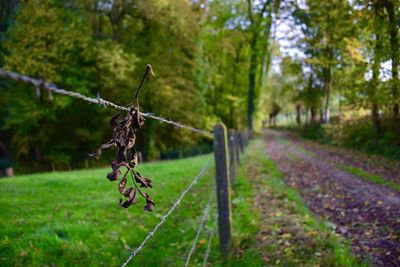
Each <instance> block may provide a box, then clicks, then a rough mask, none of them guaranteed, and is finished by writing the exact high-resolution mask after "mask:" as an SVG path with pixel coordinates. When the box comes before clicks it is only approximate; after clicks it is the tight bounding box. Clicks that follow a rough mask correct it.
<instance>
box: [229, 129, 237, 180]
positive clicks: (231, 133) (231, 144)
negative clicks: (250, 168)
mask: <svg viewBox="0 0 400 267" xmlns="http://www.w3.org/2000/svg"><path fill="white" fill-rule="evenodd" d="M228 138H229V168H230V169H229V174H230V179H231V180H230V182H231V184H233V182H234V180H235V165H236V164H235V132H234V130H232V129H230V130H229V131H228Z"/></svg>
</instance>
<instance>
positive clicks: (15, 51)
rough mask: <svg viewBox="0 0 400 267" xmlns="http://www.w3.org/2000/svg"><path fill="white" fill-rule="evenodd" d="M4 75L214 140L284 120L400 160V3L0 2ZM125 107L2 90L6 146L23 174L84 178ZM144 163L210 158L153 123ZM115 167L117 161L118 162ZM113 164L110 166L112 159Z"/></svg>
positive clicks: (188, 138) (146, 131)
mask: <svg viewBox="0 0 400 267" xmlns="http://www.w3.org/2000/svg"><path fill="white" fill-rule="evenodd" d="M0 16H1V17H0V31H1V32H0V51H1V54H0V68H4V69H6V70H11V71H16V72H19V73H22V74H25V75H28V76H32V77H35V78H41V79H44V80H46V81H48V82H51V83H55V84H56V85H58V86H59V87H61V88H64V89H67V90H71V91H76V92H80V93H83V94H85V95H89V96H96V95H100V96H101V97H103V98H105V99H107V100H110V101H112V102H115V103H118V104H124V105H125V104H128V103H129V100H130V99H131V97H132V95H133V93H134V90H135V88H136V86H137V85H138V83H139V81H140V78H141V76H142V74H143V72H144V69H145V66H146V64H151V65H152V66H153V68H154V71H155V73H156V76H157V78H156V79H149V80H147V81H146V84H145V87H144V88H143V89H142V91H141V94H140V105H141V110H142V111H145V112H152V113H155V114H157V115H161V116H164V117H167V118H172V119H174V120H176V121H179V122H182V123H185V124H189V125H193V126H195V127H199V128H203V129H209V130H211V129H212V127H213V125H215V124H216V123H217V122H220V121H222V122H224V123H225V124H226V125H227V126H228V128H234V129H245V128H249V129H252V130H255V131H257V130H260V129H261V128H262V127H265V126H266V125H268V124H270V125H271V126H274V125H275V124H276V123H278V124H279V123H281V124H283V123H285V124H286V126H288V125H289V124H290V118H291V117H293V118H294V119H293V121H292V122H293V124H292V125H290V129H294V130H298V131H300V132H301V133H302V134H303V136H305V137H310V138H316V139H319V140H321V141H324V142H329V143H333V144H338V145H345V146H350V147H355V148H357V149H362V150H366V151H369V152H373V153H380V154H383V155H385V156H389V157H393V158H400V111H399V97H400V96H399V93H400V92H399V87H400V83H399V58H400V52H399V29H400V2H399V1H398V0H351V1H350V0H329V1H320V0H307V1H300V0H299V1H294V0H287V1H282V0H281V1H279V0H260V1H252V0H247V1H244V0H230V1H224V0H220V1H207V0H192V1H188V0H148V1H137V0H114V1H110V0H83V1H73V0H43V1H38V0H30V1H13V0H1V1H0ZM114 112H115V111H112V110H106V109H104V108H102V107H99V106H95V105H88V104H87V103H86V102H82V101H80V100H74V99H70V98H68V97H63V96H56V95H53V96H52V95H49V93H48V92H45V91H42V90H40V89H35V88H31V87H30V86H28V85H24V84H21V83H18V82H13V81H10V80H0V140H1V142H3V143H5V145H6V146H7V147H8V148H9V150H10V152H11V154H12V158H13V160H14V164H15V167H16V170H17V172H34V171H46V170H51V169H53V170H60V169H70V168H82V167H89V166H95V165H96V164H102V162H98V163H96V162H93V161H89V160H88V156H87V153H89V152H92V151H94V150H95V149H96V148H97V146H98V145H99V144H101V143H102V142H103V141H104V140H106V139H107V138H108V137H109V136H110V135H111V131H110V129H109V126H108V120H109V118H110V116H111V115H113V114H114ZM137 147H138V150H139V151H141V152H142V155H143V158H144V159H145V160H154V159H163V158H173V157H182V156H188V155H193V154H198V153H203V152H207V151H210V150H211V149H212V143H211V141H210V140H208V139H206V138H204V137H201V136H198V135H196V134H194V133H190V132H185V131H176V130H174V129H173V128H172V127H170V126H166V125H160V124H159V123H158V122H156V121H153V120H151V119H148V120H146V123H145V126H144V128H143V129H142V130H141V132H140V133H139V136H138V144H137ZM109 156H110V157H112V156H113V155H109ZM104 160H107V157H104Z"/></svg>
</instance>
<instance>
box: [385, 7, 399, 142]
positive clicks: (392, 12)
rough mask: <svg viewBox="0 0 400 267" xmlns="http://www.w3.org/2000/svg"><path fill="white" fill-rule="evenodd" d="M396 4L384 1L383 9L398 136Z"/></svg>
mask: <svg viewBox="0 0 400 267" xmlns="http://www.w3.org/2000/svg"><path fill="white" fill-rule="evenodd" d="M395 5H396V3H395V1H391V0H386V1H385V7H386V11H387V14H388V19H389V23H388V26H389V28H388V31H389V36H390V37H389V38H390V50H391V51H390V57H391V59H392V88H391V93H392V97H393V101H394V103H393V125H394V129H395V130H396V132H397V134H399V135H400V114H399V113H400V110H399V88H398V86H399V73H398V67H399V48H400V47H399V36H398V31H399V30H398V23H397V21H396V7H395Z"/></svg>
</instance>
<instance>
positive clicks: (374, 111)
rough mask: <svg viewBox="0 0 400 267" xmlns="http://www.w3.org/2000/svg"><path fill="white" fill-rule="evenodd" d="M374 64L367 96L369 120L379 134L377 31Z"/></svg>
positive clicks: (379, 60)
mask: <svg viewBox="0 0 400 267" xmlns="http://www.w3.org/2000/svg"><path fill="white" fill-rule="evenodd" d="M374 49H375V51H374V64H373V65H372V81H371V85H370V86H369V88H368V96H369V98H370V100H371V102H372V108H371V120H372V125H373V126H374V129H375V132H376V133H377V135H378V136H379V135H380V134H381V132H382V127H381V119H380V117H379V105H378V103H377V99H376V91H377V89H378V87H379V83H380V80H379V70H380V68H381V56H380V53H381V50H382V46H381V40H380V35H379V34H378V33H375V47H374Z"/></svg>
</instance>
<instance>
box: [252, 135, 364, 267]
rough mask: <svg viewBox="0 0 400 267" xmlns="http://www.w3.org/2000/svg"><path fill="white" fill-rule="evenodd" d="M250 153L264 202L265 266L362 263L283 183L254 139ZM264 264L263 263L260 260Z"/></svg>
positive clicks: (295, 192)
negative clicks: (256, 170)
mask: <svg viewBox="0 0 400 267" xmlns="http://www.w3.org/2000/svg"><path fill="white" fill-rule="evenodd" d="M252 149H253V151H252V152H251V153H252V154H253V155H255V157H254V158H253V162H255V165H256V166H257V164H258V166H257V167H256V168H257V169H258V176H259V181H258V182H257V180H256V181H254V184H255V185H256V186H257V187H258V188H262V187H261V185H262V186H263V190H264V191H263V192H264V195H263V196H262V197H261V198H262V199H261V200H260V201H266V207H267V208H266V209H265V210H264V215H263V216H264V217H266V219H265V218H264V220H263V221H262V223H263V225H262V226H261V227H260V228H262V231H263V232H264V234H263V238H264V239H265V240H264V244H263V245H260V248H259V249H260V250H261V251H260V254H262V255H263V258H264V259H266V262H267V265H268V266H366V264H365V263H359V262H358V261H357V260H356V258H355V257H354V256H353V255H352V254H351V252H350V246H349V244H347V243H346V242H345V241H344V240H342V239H340V238H339V237H337V236H336V235H335V233H334V232H333V230H332V229H330V228H329V226H328V225H329V223H328V222H325V221H323V220H321V219H318V218H317V217H316V216H315V215H314V214H313V213H312V212H311V211H310V210H309V209H308V208H307V206H306V205H305V203H304V201H303V200H302V198H301V196H300V195H299V193H298V192H297V191H296V190H294V189H293V188H291V187H289V186H287V185H286V184H285V183H284V181H283V177H282V174H281V173H280V172H279V170H278V169H277V167H276V165H275V163H274V162H273V161H272V160H271V159H269V158H268V157H267V156H266V155H265V152H264V150H263V144H262V142H255V144H254V147H253V148H252ZM264 265H265V263H264Z"/></svg>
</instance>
